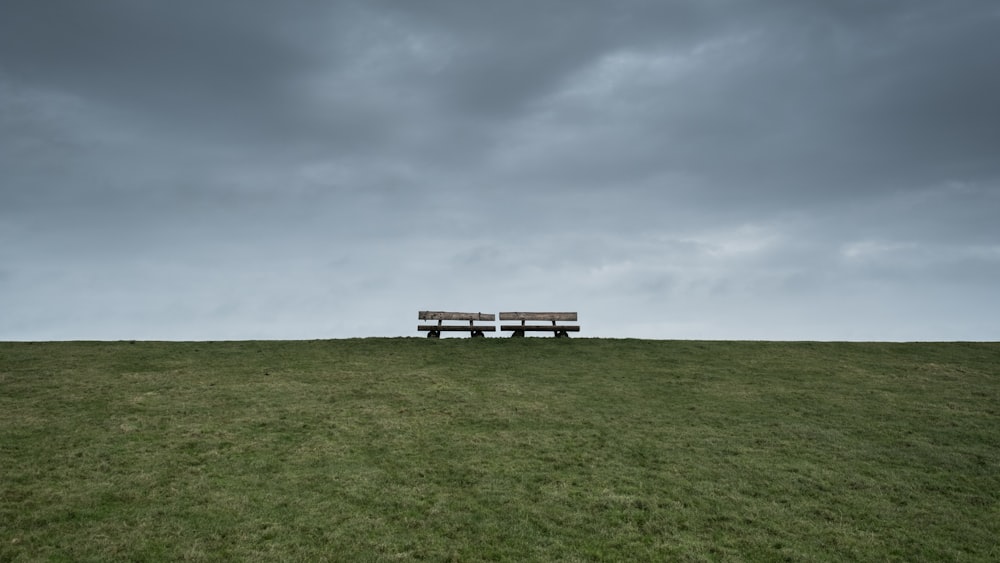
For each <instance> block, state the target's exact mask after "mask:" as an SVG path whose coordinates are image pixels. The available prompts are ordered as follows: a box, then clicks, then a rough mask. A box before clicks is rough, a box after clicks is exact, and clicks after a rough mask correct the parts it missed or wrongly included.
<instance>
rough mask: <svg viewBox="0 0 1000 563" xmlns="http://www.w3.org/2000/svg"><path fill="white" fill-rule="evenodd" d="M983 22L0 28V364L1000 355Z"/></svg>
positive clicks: (406, 11)
mask: <svg viewBox="0 0 1000 563" xmlns="http://www.w3.org/2000/svg"><path fill="white" fill-rule="evenodd" d="M998 216H1000V4H998V3H997V2H996V0H980V1H977V0H962V1H958V2H942V1H940V0H824V1H817V0H615V1H597V0H573V1H569V0H565V1H557V0H530V1H527V0H523V1H522V0H505V1H503V2H496V1H490V2H486V1H483V2H478V1H469V0H425V1H419V0H398V1H390V0H357V1H330V2H317V1H309V0H296V1H289V0H282V1H280V2H278V1H265V0H238V1H237V0H216V1H205V0H171V1H169V2H167V1H160V2H157V1H139V0H93V1H87V2H81V1H79V0H45V1H40V0H0V340H64V339H87V340H117V339H157V340H222V339H251V338H252V339H257V338H261V339H300V338H303V339H310V338H346V337H353V336H420V334H419V333H418V332H417V331H416V325H417V311H419V310H421V309H432V310H453V311H482V312H493V313H496V312H499V311H508V310H522V311H524V310H528V311H530V310H543V311H578V312H579V315H580V324H581V326H582V331H581V332H580V336H601V337H642V338H698V339H702V338H706V339H781V340H1000V218H998Z"/></svg>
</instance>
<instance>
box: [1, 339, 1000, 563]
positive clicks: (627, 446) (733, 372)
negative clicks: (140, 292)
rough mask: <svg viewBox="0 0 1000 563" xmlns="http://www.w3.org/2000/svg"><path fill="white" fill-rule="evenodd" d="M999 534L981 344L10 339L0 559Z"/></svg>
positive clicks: (407, 552) (957, 543)
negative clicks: (37, 341) (71, 340)
mask: <svg viewBox="0 0 1000 563" xmlns="http://www.w3.org/2000/svg"><path fill="white" fill-rule="evenodd" d="M998 538H1000V344H996V343H981V344H969V343H944V344H924V343H921V344H883V343H768V342H689V341H681V342H677V341H641V340H601V339H572V340H565V339H554V338H526V339H499V338H494V339H475V340H473V339H455V338H450V339H443V340H440V341H434V340H427V339H418V338H401V339H359V340H334V341H309V342H304V341H303V342H217V343H209V342H190V343H160V342H138V343H134V344H130V343H128V342H103V343H94V342H66V343H33V344H32V343H0V561H21V560H23V561H31V560H51V561H115V560H133V561H138V560H191V561H206V560H245V561H254V560H256V561H319V560H333V561H359V560H362V561H363V560H403V561H406V560H418V559H425V560H435V561H438V560H456V561H477V560H506V561H626V560H679V561H709V560H711V561H738V560H751V561H846V560H855V561H857V560H866V561H884V560H892V561H997V560H1000V540H998Z"/></svg>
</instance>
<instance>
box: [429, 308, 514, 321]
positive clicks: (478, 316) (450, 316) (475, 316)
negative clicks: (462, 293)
mask: <svg viewBox="0 0 1000 563" xmlns="http://www.w3.org/2000/svg"><path fill="white" fill-rule="evenodd" d="M411 310H412V309H411ZM417 318H418V319H420V320H422V321H493V320H496V315H494V314H493V313H452V312H450V311H420V312H419V313H418V315H417Z"/></svg>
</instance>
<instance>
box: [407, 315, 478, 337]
mask: <svg viewBox="0 0 1000 563" xmlns="http://www.w3.org/2000/svg"><path fill="white" fill-rule="evenodd" d="M417 318H418V319H419V320H421V321H437V324H430V325H417V330H420V331H427V338H441V332H442V331H449V332H469V333H471V334H470V336H472V337H473V338H476V337H480V336H486V335H485V334H483V333H484V332H496V330H497V327H496V325H477V324H475V321H490V322H492V321H494V320H495V318H496V315H493V314H490V313H452V312H449V311H420V313H419V314H418V315H417ZM442 321H469V324H468V325H446V324H442Z"/></svg>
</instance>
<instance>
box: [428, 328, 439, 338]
mask: <svg viewBox="0 0 1000 563" xmlns="http://www.w3.org/2000/svg"><path fill="white" fill-rule="evenodd" d="M427 338H441V331H440V330H432V331H430V332H428V333H427Z"/></svg>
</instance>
